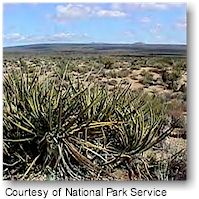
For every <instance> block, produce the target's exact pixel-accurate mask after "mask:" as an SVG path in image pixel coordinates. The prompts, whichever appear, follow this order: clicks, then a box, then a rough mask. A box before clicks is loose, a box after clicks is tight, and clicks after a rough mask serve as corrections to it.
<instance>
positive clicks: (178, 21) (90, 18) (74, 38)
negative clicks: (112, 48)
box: [3, 3, 187, 46]
mask: <svg viewBox="0 0 199 199" xmlns="http://www.w3.org/2000/svg"><path fill="white" fill-rule="evenodd" d="M186 21H187V20H186V4H182V3H178V4H177V3H45V4H44V3H27V4H22V3H15V4H13V3H12V4H4V6H3V45H4V46H15V45H24V44H34V43H90V42H105V43H134V42H144V43H167V44H186Z"/></svg>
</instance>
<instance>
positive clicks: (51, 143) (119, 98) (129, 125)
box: [3, 56, 186, 180]
mask: <svg viewBox="0 0 199 199" xmlns="http://www.w3.org/2000/svg"><path fill="white" fill-rule="evenodd" d="M17 59H18V58H17ZM101 59H103V58H102V57H98V58H97V57H92V58H91V57H79V58H78V59H77V57H75V58H73V57H54V58H51V60H50V61H48V58H47V57H45V58H42V57H41V58H39V57H37V59H36V60H37V61H36V60H35V59H34V60H33V62H31V59H30V58H21V59H19V62H16V61H13V60H12V61H8V60H9V59H6V60H4V62H5V64H4V71H5V72H4V80H3V89H4V96H3V103H4V106H3V162H4V168H3V175H4V179H9V180H10V179H16V180H19V179H20V180H33V179H38V177H39V176H42V177H43V179H42V180H63V179H65V180H120V179H118V177H117V175H114V173H115V172H117V171H118V170H120V171H123V170H126V171H127V172H128V179H130V180H179V179H181V180H184V179H186V148H185V147H183V150H182V149H181V148H180V149H175V150H173V149H172V147H173V145H171V146H169V144H168V143H167V141H168V139H170V137H171V136H172V135H173V132H175V131H176V128H180V129H186V125H185V123H186V121H184V120H185V119H184V118H183V117H182V115H185V114H186V103H185V102H184V101H182V102H181V103H180V102H179V100H178V99H176V101H175V102H172V103H169V102H168V101H167V100H166V99H165V98H164V97H163V96H162V95H160V94H150V93H147V92H140V90H137V91H136V90H134V89H131V88H132V85H131V83H129V81H130V80H128V81H127V79H125V78H128V76H129V75H130V74H131V73H133V71H134V70H133V69H131V68H128V67H126V66H130V64H129V65H128V63H127V60H124V62H122V61H121V60H120V59H119V58H118V59H117V58H114V57H113V56H112V57H111V59H112V60H111V62H110V64H109V61H107V62H105V63H102V62H101ZM104 59H107V57H105V58H104ZM129 59H130V58H129ZM143 59H144V61H143V63H145V64H146V60H147V59H150V58H143ZM153 59H154V58H153ZM137 60H138V61H139V63H140V62H142V58H141V57H140V58H139V59H138V58H137ZM131 61H132V60H130V63H131ZM116 62H117V64H118V65H120V67H121V68H117V69H111V67H113V66H114V63H116ZM35 63H36V64H37V65H35ZM107 63H108V64H107ZM134 63H135V61H134ZM174 63H177V62H174ZM179 63H180V62H178V64H176V66H178V67H176V69H174V70H171V72H170V71H169V72H168V74H173V73H175V74H177V75H176V76H177V77H176V78H174V77H173V76H172V78H171V79H169V78H170V77H169V75H168V74H167V75H166V76H164V75H165V74H164V73H166V72H167V71H165V70H164V71H163V72H162V79H163V81H164V83H165V85H166V86H165V87H166V88H170V87H169V86H168V85H170V82H169V81H171V82H176V83H177V84H178V81H179V79H180V78H181V75H182V74H183V72H184V70H185V67H184V65H183V66H181V64H179ZM95 66H96V67H95ZM158 70H159V69H158ZM135 71H136V74H134V76H135V77H137V76H138V75H141V74H142V73H141V72H140V73H139V70H138V69H136V70H135ZM152 71H153V72H154V73H155V72H157V70H154V68H152ZM142 75H143V76H142V77H143V81H142V84H144V85H145V86H146V87H149V86H150V85H151V84H152V83H153V84H154V82H155V81H154V80H153V75H152V74H151V72H149V71H147V72H145V73H144V74H142ZM100 78H101V79H100ZM103 78H111V79H108V80H107V79H103ZM117 78H120V79H121V81H117ZM164 78H166V79H164ZM103 81H106V83H104V84H102V82H103ZM109 84H110V85H109ZM110 86H111V89H110ZM171 89H173V87H171ZM174 92H177V91H174ZM179 92H183V89H182V91H179ZM176 106H177V107H178V111H174V109H175V107H176ZM174 119H175V124H176V125H177V124H179V125H178V126H174V125H173V123H174ZM170 120H172V121H171V122H170ZM184 133H185V131H184ZM162 153H164V154H167V153H168V154H167V155H166V156H165V155H160V154H162ZM177 167H178V168H177ZM177 171H178V174H177Z"/></svg>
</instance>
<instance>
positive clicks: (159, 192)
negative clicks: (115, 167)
mask: <svg viewBox="0 0 199 199" xmlns="http://www.w3.org/2000/svg"><path fill="white" fill-rule="evenodd" d="M5 195H6V196H14V197H17V198H18V197H33V196H35V197H40V198H44V199H45V198H48V197H50V196H54V197H64V196H66V197H67V196H68V197H69V196H79V197H87V196H88V197H92V196H93V197H96V196H105V197H109V196H110V197H113V196H122V197H123V196H124V197H125V196H130V197H131V196H132V197H133V196H146V197H149V196H151V197H156V196H167V190H165V189H155V188H153V189H137V188H135V187H132V188H129V189H127V188H121V189H115V188H112V187H107V188H99V189H84V188H77V189H75V188H58V189H54V190H52V191H49V190H47V189H37V190H36V189H24V190H22V189H21V190H20V189H13V188H6V190H5Z"/></svg>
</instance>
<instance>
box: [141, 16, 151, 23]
mask: <svg viewBox="0 0 199 199" xmlns="http://www.w3.org/2000/svg"><path fill="white" fill-rule="evenodd" d="M140 22H141V23H150V22H151V18H150V17H143V18H142V19H141V20H140Z"/></svg>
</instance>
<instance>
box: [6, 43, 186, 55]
mask: <svg viewBox="0 0 199 199" xmlns="http://www.w3.org/2000/svg"><path fill="white" fill-rule="evenodd" d="M186 51H187V46H186V45H173V44H145V43H142V42H136V43H133V44H107V43H90V44H32V45H23V46H13V47H4V48H3V52H4V53H58V52H59V53H91V54H92V53H125V54H150V55H153V54H154V55H155V54H161V55H164V54H165V55H167V54H169V55H186Z"/></svg>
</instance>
